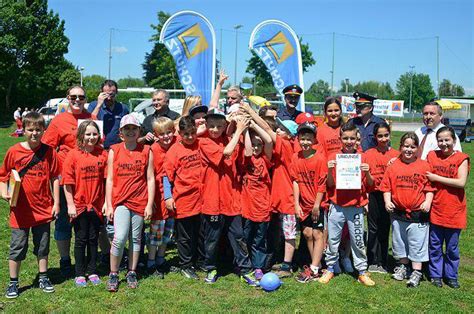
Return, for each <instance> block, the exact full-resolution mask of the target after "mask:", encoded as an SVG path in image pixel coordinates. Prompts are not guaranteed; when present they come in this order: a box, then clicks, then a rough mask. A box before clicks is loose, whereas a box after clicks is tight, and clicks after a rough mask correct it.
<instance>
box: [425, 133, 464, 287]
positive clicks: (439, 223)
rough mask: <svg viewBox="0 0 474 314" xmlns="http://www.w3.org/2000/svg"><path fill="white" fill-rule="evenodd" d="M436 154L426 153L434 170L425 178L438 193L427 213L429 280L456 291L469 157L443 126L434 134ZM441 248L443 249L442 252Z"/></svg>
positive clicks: (432, 152) (433, 152) (453, 135)
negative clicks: (428, 225)
mask: <svg viewBox="0 0 474 314" xmlns="http://www.w3.org/2000/svg"><path fill="white" fill-rule="evenodd" d="M436 138H437V140H438V147H439V150H435V151H431V152H429V153H428V157H427V161H428V163H429V164H430V165H431V167H432V168H433V171H432V172H428V173H427V174H426V176H427V177H428V180H430V181H431V182H433V184H434V185H435V187H436V189H437V191H436V193H435V195H434V199H433V203H432V207H431V213H430V223H431V225H430V244H429V255H430V266H429V270H430V277H431V282H432V283H433V285H435V286H437V287H442V286H443V282H442V278H444V279H445V282H446V284H447V285H448V286H450V287H451V288H455V289H457V288H459V287H460V285H459V282H458V268H459V261H460V258H459V236H460V234H461V230H462V229H464V228H466V223H467V221H466V220H467V212H466V193H465V191H464V187H465V186H466V182H467V176H468V174H469V168H470V160H469V159H470V158H469V155H467V154H464V153H462V152H460V151H455V150H454V145H455V144H456V134H455V133H454V130H453V128H451V127H448V126H445V127H441V128H440V129H439V130H438V131H437V132H436ZM443 244H445V245H446V249H445V251H444V252H443Z"/></svg>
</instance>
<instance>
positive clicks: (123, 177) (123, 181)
mask: <svg viewBox="0 0 474 314" xmlns="http://www.w3.org/2000/svg"><path fill="white" fill-rule="evenodd" d="M110 149H111V150H113V152H114V163H113V171H114V179H113V189H112V205H113V207H114V210H115V209H116V208H117V206H119V205H123V206H126V207H127V208H128V209H130V210H131V211H133V212H135V213H137V214H138V215H140V216H144V215H145V207H146V205H147V203H148V184H147V168H148V160H149V156H150V146H149V145H142V144H137V147H135V149H134V150H128V149H127V148H126V147H125V143H118V144H115V145H112V146H110Z"/></svg>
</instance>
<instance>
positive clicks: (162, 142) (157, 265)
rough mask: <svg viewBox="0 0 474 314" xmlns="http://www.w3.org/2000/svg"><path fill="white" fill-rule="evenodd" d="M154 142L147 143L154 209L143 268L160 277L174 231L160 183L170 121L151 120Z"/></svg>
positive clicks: (171, 137)
mask: <svg viewBox="0 0 474 314" xmlns="http://www.w3.org/2000/svg"><path fill="white" fill-rule="evenodd" d="M152 127H153V133H154V136H155V139H156V142H155V143H153V145H151V151H152V152H153V164H154V169H155V184H156V185H155V186H156V192H155V210H154V212H153V216H152V217H151V223H150V233H149V235H148V261H147V268H148V272H149V273H150V274H153V275H154V276H157V277H159V278H164V273H165V271H166V268H167V267H166V260H165V252H166V246H167V245H168V243H169V242H170V241H171V238H172V236H173V230H174V211H173V210H168V208H166V205H165V195H164V188H163V184H168V185H169V181H168V180H167V179H166V180H165V182H163V179H164V177H165V176H166V175H165V171H164V168H163V163H164V161H165V155H166V152H167V151H168V150H169V149H170V147H171V146H172V145H173V144H174V143H175V140H176V138H175V136H174V133H175V128H174V122H173V120H171V119H169V118H167V117H159V118H157V119H155V120H154V121H153V123H152Z"/></svg>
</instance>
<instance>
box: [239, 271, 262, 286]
mask: <svg viewBox="0 0 474 314" xmlns="http://www.w3.org/2000/svg"><path fill="white" fill-rule="evenodd" d="M240 281H242V282H245V283H246V284H248V285H249V286H251V287H258V286H259V285H260V283H259V282H258V280H257V278H255V274H254V272H253V271H251V272H249V273H246V274H243V275H241V276H240Z"/></svg>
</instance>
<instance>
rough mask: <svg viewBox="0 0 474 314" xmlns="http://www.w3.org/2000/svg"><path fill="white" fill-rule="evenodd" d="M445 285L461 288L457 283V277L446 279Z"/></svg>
mask: <svg viewBox="0 0 474 314" xmlns="http://www.w3.org/2000/svg"><path fill="white" fill-rule="evenodd" d="M446 285H447V286H448V287H451V288H453V289H459V288H461V285H460V284H459V282H458V280H457V279H446Z"/></svg>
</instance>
